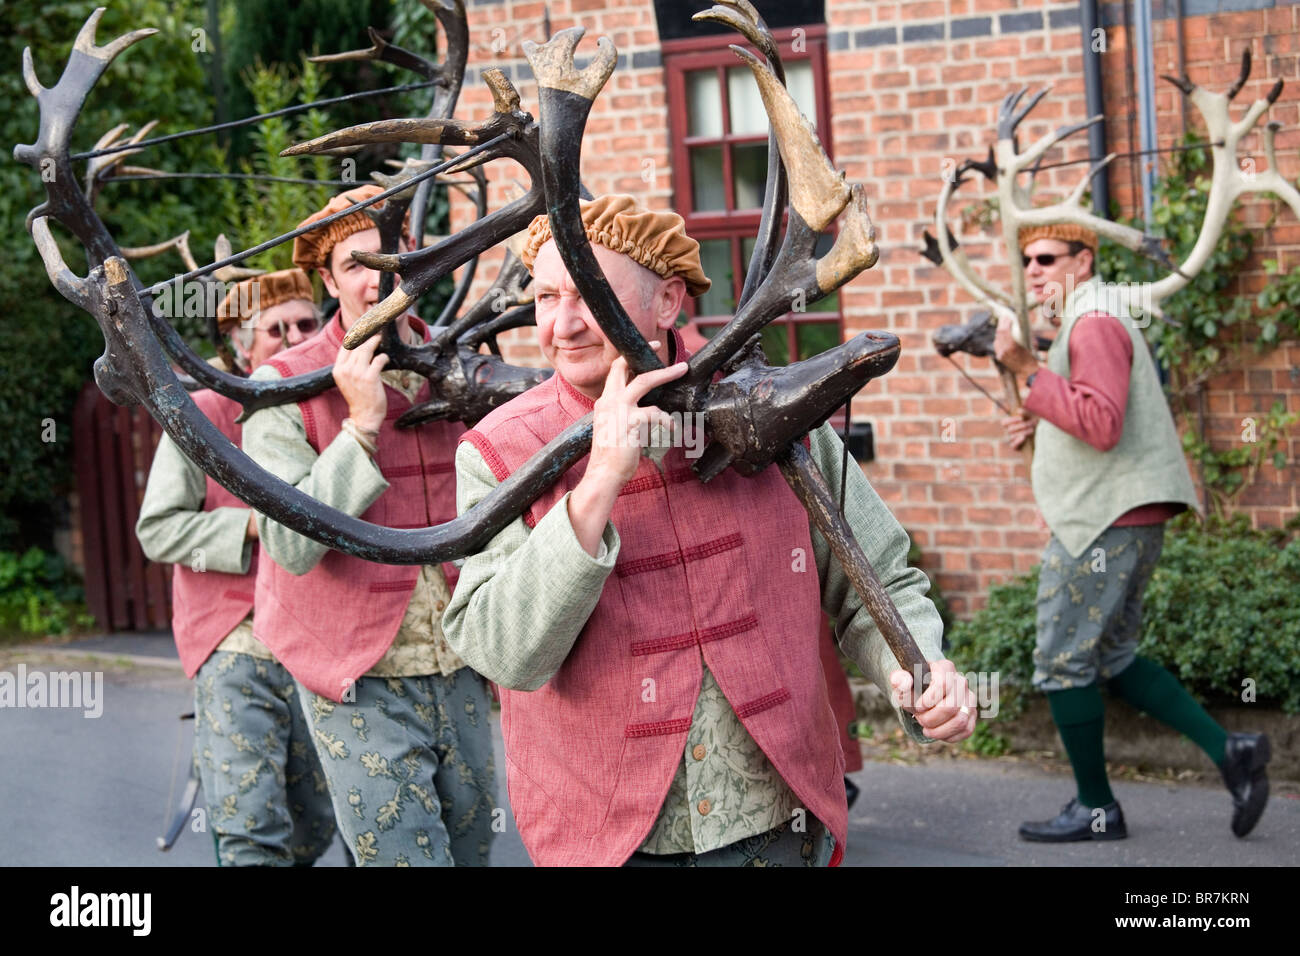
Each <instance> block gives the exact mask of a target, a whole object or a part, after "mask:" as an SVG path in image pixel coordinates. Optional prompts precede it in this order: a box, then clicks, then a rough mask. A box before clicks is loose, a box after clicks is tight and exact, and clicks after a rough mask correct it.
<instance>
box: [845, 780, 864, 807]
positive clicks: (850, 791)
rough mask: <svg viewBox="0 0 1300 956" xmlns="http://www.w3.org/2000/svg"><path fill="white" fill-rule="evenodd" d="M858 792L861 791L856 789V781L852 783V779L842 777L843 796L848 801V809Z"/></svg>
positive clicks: (856, 797)
mask: <svg viewBox="0 0 1300 956" xmlns="http://www.w3.org/2000/svg"><path fill="white" fill-rule="evenodd" d="M859 793H861V791H860V790H859V789H858V785H857V784H856V783H854V782H853V781H852V780H850V779H849V778H848V777H845V778H844V796H845V797H846V798H847V799H848V801H849V809H850V810H852V809H853V801H855V800H857V799H858V794H859Z"/></svg>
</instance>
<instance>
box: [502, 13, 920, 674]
mask: <svg viewBox="0 0 1300 956" xmlns="http://www.w3.org/2000/svg"><path fill="white" fill-rule="evenodd" d="M728 15H730V11H728ZM582 35H583V31H582V29H581V28H574V29H572V30H566V31H563V32H561V33H559V34H557V35H556V36H555V37H553V38H552V39H551V41H550V42H549V43H547V44H545V45H544V46H538V45H537V44H531V43H529V44H525V45H524V52H525V54H526V55H527V57H528V60H529V62H530V63H531V64H532V67H533V73H534V75H535V76H536V77H537V83H538V99H539V103H540V115H541V118H542V121H541V127H542V130H541V137H542V140H541V142H542V157H541V166H542V180H543V182H544V183H545V187H546V206H547V214H548V216H549V217H550V220H551V233H552V235H553V236H554V239H555V245H556V249H557V251H558V252H559V254H560V258H561V260H562V261H563V262H564V264H565V267H566V269H567V270H568V273H569V276H570V278H571V279H572V281H573V283H574V285H575V286H576V287H577V289H578V292H579V294H580V295H581V296H582V298H583V301H584V302H586V303H587V307H588V308H589V309H590V310H591V313H592V315H593V317H594V318H595V319H596V321H597V323H598V324H599V325H600V327H601V329H602V331H603V332H604V333H605V335H606V336H607V337H608V338H609V340H610V341H611V342H612V343H613V344H614V346H615V347H616V348H617V349H618V350H619V352H620V353H621V354H622V355H623V356H624V357H625V358H626V359H627V361H628V365H629V367H630V368H632V369H633V371H634V372H635V373H637V374H641V373H643V372H646V371H649V370H651V369H654V368H659V367H662V363H661V362H660V361H659V358H658V356H657V355H655V353H654V351H653V350H652V349H651V348H650V346H649V344H648V343H647V342H646V341H645V339H644V338H643V337H642V335H641V334H640V332H639V331H638V330H637V329H636V326H635V325H633V323H632V322H631V320H630V319H629V318H628V316H627V314H626V312H625V311H624V310H623V307H622V305H621V303H620V302H619V301H618V297H617V296H616V295H615V293H614V291H613V289H612V287H610V285H609V283H608V281H607V280H606V278H605V276H604V274H603V272H602V271H601V269H600V266H599V263H598V261H597V260H596V257H595V255H594V254H593V253H592V251H591V246H590V243H589V241H588V239H587V237H586V234H585V231H584V230H583V228H582V218H581V215H580V211H579V205H578V197H579V172H578V170H579V166H580V164H579V159H580V152H581V141H582V134H583V130H584V127H585V124H586V120H587V116H588V114H589V112H590V110H591V104H592V100H593V99H594V98H595V96H596V95H597V94H598V93H599V91H600V89H601V88H602V87H603V86H604V84H605V82H606V80H607V79H608V78H609V75H610V73H611V72H612V70H613V63H614V59H615V53H614V47H613V44H612V43H610V42H609V40H608V39H607V38H604V37H602V38H601V40H600V41H599V43H598V47H597V54H596V56H595V58H594V59H593V61H592V62H591V63H590V64H589V65H588V66H587V67H586V68H585V69H583V70H579V69H577V67H576V65H575V64H574V60H573V54H574V50H575V48H576V46H577V43H578V41H579V40H580V39H581V37H582ZM732 49H733V50H735V51H736V53H737V55H738V56H740V57H741V58H742V59H743V60H744V61H745V62H746V63H747V65H749V67H750V69H751V70H752V71H753V73H754V76H755V79H756V80H757V82H758V84H759V90H760V92H761V95H762V97H763V104H764V106H765V108H766V109H767V112H768V115H769V117H771V118H772V130H773V135H774V138H775V140H776V143H777V145H778V147H779V149H780V154H781V158H782V160H783V162H784V165H785V167H786V168H787V170H790V171H791V172H790V205H791V209H790V217H789V218H790V225H789V228H788V231H787V233H786V237H785V241H784V242H783V244H782V245H781V248H780V251H779V252H778V253H777V255H776V257H775V260H774V261H773V263H772V268H771V271H770V272H769V274H768V275H766V276H765V277H764V279H763V281H762V283H761V284H760V285H758V286H757V287H756V289H755V291H754V294H753V297H752V298H751V299H750V300H749V301H748V303H747V304H746V306H745V307H743V308H742V309H741V310H740V311H739V312H738V313H737V315H736V316H735V317H734V318H733V319H732V321H731V322H730V323H728V325H727V326H726V327H725V328H724V329H723V330H722V331H721V332H720V333H719V334H718V335H717V336H716V337H715V338H714V339H713V340H711V342H710V343H709V345H707V346H706V347H705V348H704V349H702V350H701V351H700V352H699V353H697V354H696V355H694V356H692V358H691V360H690V362H689V367H688V371H687V374H686V375H685V377H684V378H683V379H681V380H679V381H678V382H675V383H672V384H671V385H668V386H665V387H663V388H661V389H657V390H656V391H655V392H654V393H652V394H651V395H649V396H647V397H646V399H645V402H646V403H647V404H650V403H653V404H656V405H658V406H659V407H661V408H663V409H664V410H665V411H668V412H685V411H703V412H704V416H705V428H706V430H707V431H708V433H709V435H710V438H711V439H712V441H713V444H711V445H710V446H709V449H708V450H706V452H705V454H704V455H703V456H702V457H701V459H700V460H699V461H698V462H697V463H696V466H695V467H696V471H697V473H699V475H700V477H701V479H703V480H707V479H708V478H710V477H712V476H714V475H716V474H717V473H719V472H720V471H721V470H722V469H723V468H725V467H727V466H729V465H730V466H734V467H736V468H737V470H738V471H740V472H741V473H742V474H753V473H755V472H757V471H759V470H762V469H763V468H765V467H767V466H768V465H769V464H771V463H772V462H773V461H776V462H778V463H779V464H780V467H781V470H782V473H783V475H785V477H786V479H787V481H788V482H789V483H790V486H791V488H792V489H793V490H794V491H795V493H796V494H797V495H798V496H799V497H800V500H801V501H803V503H804V506H805V508H807V510H808V513H809V515H810V517H811V518H812V520H813V521H814V522H815V523H816V525H817V527H818V528H819V530H821V531H822V533H823V535H824V536H825V538H826V540H827V542H828V543H829V544H830V545H831V548H832V550H833V551H834V553H835V555H836V557H837V558H838V559H839V560H840V562H841V563H842V564H843V565H844V566H845V568H846V571H847V572H848V574H849V576H850V579H851V580H852V581H853V583H854V585H855V587H857V588H859V589H860V590H859V593H860V595H861V596H862V598H863V604H864V606H865V607H866V608H867V610H868V612H869V613H870V614H871V615H872V617H873V620H875V622H876V624H877V626H878V627H879V628H880V631H881V633H882V635H884V637H885V639H886V641H887V642H888V643H889V645H890V648H891V649H892V650H893V652H894V654H895V656H896V657H897V659H898V661H899V663H900V664H901V665H902V666H903V667H906V668H909V669H914V670H916V671H917V672H918V675H919V678H920V679H921V680H922V681H923V680H924V679H925V675H926V674H927V673H928V667H927V665H926V662H925V660H924V658H923V657H922V655H921V653H920V650H919V649H918V648H917V646H916V642H915V640H914V639H913V638H912V636H911V634H910V632H909V631H908V629H907V625H906V624H905V623H904V622H903V620H902V617H901V616H900V615H899V613H898V611H897V609H896V608H895V607H894V606H893V603H892V601H891V600H890V599H889V597H888V594H887V592H886V591H885V590H884V587H883V586H882V585H881V583H880V581H879V579H878V578H877V577H876V576H875V574H874V572H873V571H872V570H871V568H870V565H869V564H868V563H867V561H866V559H865V557H864V556H863V554H862V551H861V549H860V548H859V547H857V545H856V542H855V541H854V540H853V536H852V532H851V531H850V530H849V528H848V526H847V524H845V523H844V522H843V520H842V519H840V518H839V517H838V515H836V514H835V511H834V508H833V507H832V508H826V507H824V504H825V502H827V501H829V500H831V495H830V492H829V490H828V489H827V487H826V483H825V479H824V478H823V477H822V475H821V473H820V472H819V471H818V470H817V468H816V466H815V464H814V463H813V462H812V460H811V459H810V458H809V457H808V456H807V455H806V453H805V454H803V455H800V452H802V451H803V449H802V446H800V447H799V448H798V450H793V449H794V446H795V445H797V444H798V441H799V439H800V438H801V437H802V436H803V435H805V434H807V432H808V431H809V430H810V429H811V428H813V427H816V426H817V425H818V424H820V423H821V422H823V421H825V420H826V418H827V417H829V415H830V413H831V412H832V411H833V410H834V409H835V408H836V407H838V406H839V405H842V404H843V403H844V402H845V400H846V399H847V398H848V397H849V396H851V395H852V394H853V393H854V392H856V391H857V390H858V389H859V388H861V387H862V385H863V384H865V383H866V382H867V381H868V380H870V379H871V378H873V377H875V376H877V375H881V374H883V373H884V372H887V371H888V370H889V369H890V368H892V367H893V365H894V363H895V362H896V361H897V358H898V349H899V345H898V339H897V338H896V337H895V336H892V335H889V334H887V333H883V332H877V333H872V332H867V333H863V334H862V335H859V336H857V337H856V338H854V339H853V340H851V341H850V342H847V343H844V344H843V345H841V346H838V347H837V348H835V349H831V350H830V351H828V352H826V353H823V354H822V355H819V356H816V357H815V358H813V359H808V360H805V361H803V362H798V363H795V364H794V365H791V366H788V367H786V368H782V369H775V368H771V367H769V366H766V365H763V364H761V363H759V362H758V361H757V358H756V357H755V358H752V359H750V360H746V361H743V362H741V363H740V367H739V368H737V369H736V370H735V371H733V372H732V373H731V374H730V375H728V376H726V377H724V378H723V379H722V380H721V381H719V382H716V383H714V382H713V381H712V379H713V375H714V373H715V372H716V371H717V370H718V369H719V368H721V367H722V366H723V365H724V364H726V363H728V361H729V360H731V359H733V358H736V357H737V356H738V355H740V353H741V352H742V350H744V349H745V348H746V346H747V345H748V341H749V339H750V337H751V336H752V335H753V333H754V332H756V331H758V330H759V329H761V328H762V326H763V325H764V324H766V323H767V322H769V321H771V320H772V319H774V318H775V317H776V316H778V315H780V314H782V313H783V312H785V311H787V309H788V308H789V305H790V303H791V299H792V298H793V297H794V296H796V295H803V296H806V298H807V300H808V301H816V300H817V299H819V298H821V297H822V296H824V295H826V294H828V293H829V292H831V291H833V290H835V289H837V288H839V287H840V286H841V285H843V284H844V283H845V282H847V281H849V280H850V279H851V278H853V277H854V276H856V275H857V274H858V273H860V272H861V271H862V270H863V269H866V268H868V267H870V266H871V265H873V264H874V263H875V261H876V259H877V251H876V247H875V242H874V239H875V232H874V228H873V227H872V225H871V219H870V216H869V215H868V213H867V201H866V194H865V191H864V190H863V189H862V187H861V186H860V185H855V186H853V187H850V186H849V185H848V184H846V183H845V182H844V180H843V176H842V175H841V174H837V173H836V172H835V170H834V168H833V167H832V166H831V165H830V162H829V160H828V159H827V158H826V155H825V152H824V151H823V150H822V149H821V146H820V144H819V143H818V141H817V137H816V134H815V132H814V131H813V130H812V127H811V125H810V124H809V123H808V122H807V120H806V119H804V118H803V117H802V116H800V115H799V112H798V109H797V108H796V107H795V105H794V101H793V100H792V99H791V97H790V95H789V93H788V92H787V91H786V90H785V88H784V86H783V85H782V84H781V83H780V81H779V80H777V78H776V75H775V74H774V72H773V71H772V69H771V68H770V67H768V66H767V65H766V64H764V63H762V62H761V61H759V60H758V58H756V57H754V56H753V55H752V54H749V53H748V52H747V51H744V50H742V49H740V48H738V47H733V48H732ZM771 198H772V197H771V194H770V193H769V199H771ZM846 208H847V209H848V214H847V216H846V217H845V219H844V222H843V223H842V227H841V230H840V234H839V236H838V237H837V239H836V242H835V244H834V246H833V247H832V249H831V251H830V252H829V253H828V254H827V255H826V256H825V257H824V258H823V259H821V260H818V259H816V258H815V257H814V255H813V251H814V248H815V246H816V241H817V237H818V236H819V235H820V234H821V233H823V232H825V231H826V229H827V228H828V227H829V225H830V224H831V223H832V222H834V221H835V220H836V218H837V217H839V216H840V215H841V213H843V212H844V211H845V209H846Z"/></svg>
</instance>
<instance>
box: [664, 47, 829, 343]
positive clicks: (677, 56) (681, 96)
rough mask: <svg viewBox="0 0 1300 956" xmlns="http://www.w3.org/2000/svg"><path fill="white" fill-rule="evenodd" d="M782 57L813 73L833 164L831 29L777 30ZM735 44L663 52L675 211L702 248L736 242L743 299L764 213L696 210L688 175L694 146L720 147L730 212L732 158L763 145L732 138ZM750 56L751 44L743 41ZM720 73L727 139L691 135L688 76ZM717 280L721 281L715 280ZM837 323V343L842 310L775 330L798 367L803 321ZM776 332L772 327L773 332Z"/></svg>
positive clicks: (756, 138) (713, 322)
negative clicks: (746, 252) (747, 254)
mask: <svg viewBox="0 0 1300 956" xmlns="http://www.w3.org/2000/svg"><path fill="white" fill-rule="evenodd" d="M796 31H799V32H800V33H801V35H802V39H803V47H804V49H803V50H802V51H801V52H799V53H795V52H794V50H793V44H794V41H795V38H796ZM772 34H773V37H774V39H775V40H776V41H777V45H778V48H779V49H780V51H781V57H782V59H783V60H784V62H785V63H786V64H787V65H788V64H790V63H793V62H797V61H804V62H808V63H809V64H810V65H811V67H812V88H813V96H814V98H815V102H816V111H817V115H816V117H815V120H816V124H817V136H818V139H820V140H821V143H822V147H823V148H824V149H825V150H826V154H827V155H828V156H830V157H831V159H832V162H834V155H835V154H834V143H833V140H832V136H831V121H830V89H829V78H828V72H829V70H828V64H827V55H826V54H827V43H826V35H827V29H826V25H825V24H824V23H820V24H807V25H804V26H800V27H783V28H780V29H777V30H773V31H772ZM736 39H737V38H736V37H735V36H734V35H730V34H722V35H717V36H705V37H690V38H686V39H681V40H666V41H664V43H663V46H662V53H663V69H664V80H665V84H666V86H667V95H668V120H669V157H670V163H671V167H672V177H673V205H674V208H676V209H677V211H678V212H679V213H680V214H681V215H682V217H683V219H685V220H686V231H687V233H688V234H689V235H690V236H691V237H692V238H694V239H696V240H698V241H700V242H707V241H709V240H717V239H727V240H730V241H731V268H732V276H733V290H734V293H735V294H736V295H739V291H740V287H741V285H742V283H741V282H739V281H737V280H738V279H739V277H740V276H742V275H744V272H745V266H747V265H748V263H747V262H745V261H744V256H743V246H744V240H745V239H752V238H753V237H754V236H755V235H756V234H757V233H758V226H759V222H760V220H761V218H762V209H761V208H756V209H747V210H735V209H731V208H725V209H723V210H708V211H706V212H695V211H694V209H693V202H694V181H693V178H692V174H691V153H690V151H691V149H692V147H695V146H699V145H708V144H720V145H722V146H723V149H722V175H723V188H724V194H725V195H724V203H725V206H727V207H730V206H731V205H732V203H733V201H734V195H735V189H736V184H735V181H734V178H733V170H732V162H731V152H732V149H731V147H733V146H734V145H736V144H745V143H760V142H766V140H767V135H766V133H762V134H737V133H733V132H731V125H732V124H731V121H730V103H729V97H728V96H727V83H726V70H727V69H728V68H729V67H734V66H742V67H743V63H742V62H741V60H740V59H739V58H738V57H737V56H736V54H735V53H734V52H732V51H731V50H730V49H728V46H729V45H730V44H731V43H732V42H734V41H735V40H736ZM742 43H743V45H745V46H746V47H747V48H748V49H750V50H751V52H754V51H753V48H752V47H750V46H749V44H747V43H744V41H742ZM709 68H713V69H716V70H717V72H718V75H719V95H720V98H721V100H722V102H721V109H722V120H723V133H722V136H721V137H716V136H708V137H704V136H690V135H689V128H690V127H689V117H690V111H689V104H688V101H687V88H686V86H687V84H686V75H687V73H689V72H691V71H695V70H702V69H709ZM715 281H716V280H715ZM685 311H686V313H687V315H688V316H689V317H690V319H691V320H692V321H698V323H699V325H700V327H701V328H706V327H718V326H720V325H721V324H723V323H724V322H725V320H726V318H728V317H727V316H725V315H723V314H718V315H709V316H701V315H699V314H698V306H697V304H696V302H695V300H694V299H690V298H688V299H687V302H686V307H685ZM832 322H833V323H835V325H836V327H837V330H838V341H840V342H843V341H844V314H843V309H842V308H836V309H834V310H825V311H814V310H808V311H804V312H787V313H785V314H784V315H782V316H780V317H779V318H777V319H774V320H773V322H772V323H771V325H776V324H777V323H780V324H781V325H782V326H783V327H784V328H785V331H786V342H787V355H788V357H789V359H788V360H789V361H790V362H795V361H798V357H799V351H798V339H797V332H798V330H797V326H798V325H800V324H804V323H823V324H830V323H832ZM769 327H771V326H769Z"/></svg>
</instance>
